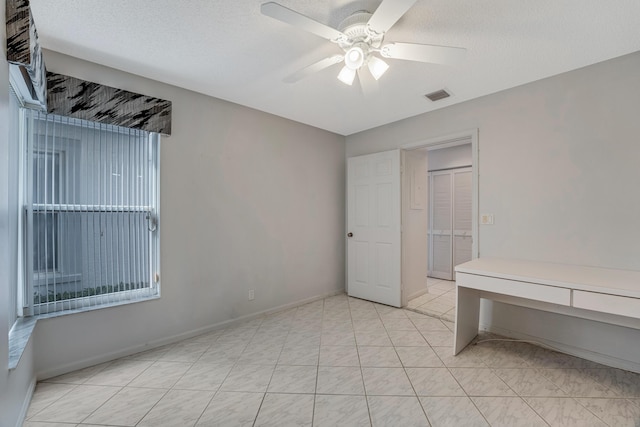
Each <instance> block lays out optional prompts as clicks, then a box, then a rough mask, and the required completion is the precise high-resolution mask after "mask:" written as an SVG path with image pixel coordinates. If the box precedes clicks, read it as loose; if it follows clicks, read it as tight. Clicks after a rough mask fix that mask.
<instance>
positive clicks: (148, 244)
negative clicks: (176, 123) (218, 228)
mask: <svg viewBox="0 0 640 427" xmlns="http://www.w3.org/2000/svg"><path fill="white" fill-rule="evenodd" d="M21 117H22V124H23V135H24V137H23V145H24V148H25V149H24V150H23V152H24V153H25V155H24V159H23V161H22V162H21V164H22V168H23V170H22V176H23V180H22V182H23V185H22V200H23V204H24V221H23V224H24V227H23V228H24V229H23V236H24V248H25V253H24V257H23V263H24V271H25V278H24V279H25V280H24V285H23V289H22V292H23V295H22V299H21V301H22V306H23V307H22V309H23V313H22V314H23V315H31V314H33V315H39V314H46V313H51V312H58V311H62V310H77V309H83V308H87V307H94V306H101V305H105V304H118V303H122V302H127V301H131V300H136V299H141V298H149V297H154V296H157V295H158V294H159V280H160V277H159V274H158V272H159V232H158V224H159V210H158V207H159V204H158V199H159V188H158V184H159V144H160V138H159V135H157V134H153V133H149V132H145V131H139V130H133V129H128V128H122V127H117V126H111V125H104V124H97V123H91V122H87V121H81V120H77V119H70V118H65V117H59V116H54V115H47V114H43V113H40V112H37V111H33V110H27V109H23V110H22V111H21Z"/></svg>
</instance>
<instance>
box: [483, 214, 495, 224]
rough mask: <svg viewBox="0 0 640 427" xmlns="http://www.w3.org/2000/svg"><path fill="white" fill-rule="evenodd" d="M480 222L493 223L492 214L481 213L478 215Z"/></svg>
mask: <svg viewBox="0 0 640 427" xmlns="http://www.w3.org/2000/svg"><path fill="white" fill-rule="evenodd" d="M480 224H482V225H493V214H482V215H480Z"/></svg>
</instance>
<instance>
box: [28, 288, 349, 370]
mask: <svg viewBox="0 0 640 427" xmlns="http://www.w3.org/2000/svg"><path fill="white" fill-rule="evenodd" d="M343 293H344V291H342V290H339V291H333V292H329V293H326V294H323V295H317V296H314V297H310V298H306V299H303V300H299V301H296V302H292V303H288V304H283V305H280V306H277V307H274V308H270V309H267V310H263V311H260V312H257V313H252V314H248V315H246V316H241V317H237V318H235V319H230V320H226V321H224V322H220V323H216V324H214V325H209V326H204V327H202V328H198V329H193V330H190V331H186V332H182V333H180V334H176V335H172V336H169V337H165V338H160V339H157V340H153V341H149V342H147V343H145V344H140V345H135V346H131V347H126V348H122V349H119V350H115V351H112V352H109V353H103V354H101V355H99V356H95V357H89V358H86V359H82V360H77V361H73V362H71V363H66V364H64V365H60V366H56V367H54V368H50V369H46V370H43V371H39V372H37V373H36V377H37V379H38V381H42V380H45V379H47V378H53V377H57V376H58V375H63V374H67V373H69V372H73V371H76V370H78V369H83V368H87V367H89V366H94V365H98V364H100V363H104V362H109V361H111V360H114V359H119V358H121V357H125V356H130V355H132V354H136V353H140V352H141V351H147V350H152V349H154V348H157V347H162V346H163V345H167V344H173V343H176V342H178V341H182V340H185V339H189V338H193V337H196V336H198V335H202V334H206V333H209V332H213V331H216V330H218V329H225V328H228V327H231V326H235V325H239V324H241V323H244V322H247V321H250V320H253V319H257V318H259V317H262V316H268V315H270V314H274V313H277V312H280V311H284V310H289V309H291V308H295V307H299V306H301V305H305V304H309V303H311V302H314V301H318V300H321V299H324V298H327V297H331V296H334V295H340V294H343Z"/></svg>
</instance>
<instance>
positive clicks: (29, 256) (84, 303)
mask: <svg viewBox="0 0 640 427" xmlns="http://www.w3.org/2000/svg"><path fill="white" fill-rule="evenodd" d="M63 119H65V120H66V121H65V122H64V124H65V125H69V124H71V126H78V127H80V128H81V127H82V126H83V125H82V123H83V122H84V121H82V120H78V119H71V118H63ZM29 120H30V121H31V123H29V122H28V121H29ZM34 120H35V119H34V118H33V116H32V115H27V113H26V109H25V108H24V107H21V108H20V159H19V160H20V163H19V164H20V166H19V167H20V169H21V170H20V178H21V180H20V181H21V182H20V187H21V188H20V191H19V198H20V200H19V205H20V206H21V209H22V210H23V212H22V214H21V215H20V219H21V221H20V222H21V224H20V228H21V230H20V235H21V236H22V238H21V239H20V240H21V245H22V250H21V251H20V254H19V258H20V260H19V265H20V271H21V272H22V274H20V276H22V277H21V279H22V283H21V284H20V285H19V286H18V288H19V290H18V292H17V294H18V298H17V299H18V301H17V307H18V316H20V317H28V316H36V317H37V316H41V315H46V316H47V317H51V316H58V315H65V314H70V313H73V312H79V311H88V310H95V309H102V308H105V307H110V306H114V305H123V304H131V303H136V302H142V301H146V300H149V299H155V298H160V232H159V230H160V150H161V137H160V135H159V134H157V133H152V132H147V134H146V136H147V142H146V148H145V150H149V151H148V153H149V156H148V157H149V159H148V161H149V165H148V166H149V170H148V191H149V207H150V214H149V215H148V216H149V217H150V223H153V224H154V228H153V230H154V231H155V232H149V233H148V239H149V242H148V243H149V257H148V260H147V259H146V257H145V259H144V262H145V263H146V262H148V263H149V272H150V277H149V281H148V287H144V288H140V289H128V290H125V291H115V292H111V293H106V294H93V295H89V296H81V297H74V298H69V299H66V300H65V299H62V300H56V299H55V297H54V301H50V300H47V301H45V302H43V303H42V302H40V303H35V302H34V296H35V294H34V289H35V287H36V286H39V285H42V284H43V283H44V284H47V283H51V279H52V278H55V280H56V281H58V280H59V281H60V282H59V283H61V284H63V283H72V282H79V281H82V274H83V273H82V271H79V272H76V271H66V270H65V267H64V266H65V265H66V262H65V260H64V259H65V258H64V257H65V256H66V255H68V254H65V253H64V252H65V251H63V250H61V240H62V239H63V237H56V239H55V240H56V242H55V245H57V249H56V251H57V255H58V258H57V266H55V267H57V268H54V270H53V271H48V270H47V271H39V272H38V271H34V266H33V263H34V259H33V258H34V253H33V248H30V246H33V245H34V243H33V242H34V240H33V233H34V227H33V216H34V211H35V212H37V211H41V212H44V213H45V214H46V213H48V212H52V213H53V214H54V215H56V217H57V218H56V221H58V227H57V229H58V230H61V227H60V223H59V222H60V221H61V215H60V213H61V212H69V210H65V208H63V206H67V208H68V205H65V203H62V202H64V201H67V199H66V198H65V197H66V191H68V190H69V189H68V188H66V187H65V184H62V183H61V185H60V187H59V194H58V200H53V201H47V203H36V204H34V203H33V200H32V197H30V196H28V195H27V194H28V193H29V191H32V190H29V191H27V188H28V189H33V185H34V183H33V180H34V179H35V178H34V176H33V174H34V170H33V169H34V161H33V156H32V155H31V154H30V153H29V150H31V151H32V152H34V153H35V152H38V153H44V154H50V153H54V154H58V155H59V156H60V157H59V158H58V161H59V164H58V167H59V172H58V173H57V174H56V176H62V175H63V174H69V170H68V168H66V167H65V165H66V162H67V160H68V159H67V151H68V150H69V149H70V144H82V143H83V141H82V140H83V136H82V135H83V134H82V132H81V136H80V138H79V139H78V138H67V137H63V138H62V140H63V142H62V143H60V142H58V143H57V146H56V147H55V149H53V148H51V147H49V148H47V143H46V142H45V143H44V144H43V143H38V142H36V141H39V140H40V139H41V138H47V135H42V133H38V132H37V131H35V129H36V127H35V126H34V124H33V122H34ZM53 120H59V118H54V119H53ZM106 129H107V130H103V129H102V126H99V125H96V127H94V128H92V130H93V131H98V132H103V131H104V132H107V133H108V132H123V131H122V130H121V129H122V128H118V127H113V126H112V127H107V128H106ZM114 129H116V130H114ZM45 141H46V139H45ZM143 144H144V143H143ZM42 145H44V147H43V146H42ZM101 161H104V162H106V161H107V160H106V159H104V160H101ZM53 163H55V162H53ZM104 165H105V170H106V167H107V166H106V164H104ZM101 166H102V165H101ZM80 168H82V166H80ZM77 173H82V172H77V171H72V172H71V174H72V176H71V177H69V176H65V177H64V179H65V180H70V179H78V177H77V176H76V174H77ZM80 179H82V178H80ZM60 182H61V181H60ZM66 184H68V181H67V182H66ZM53 192H54V190H52V193H53ZM51 202H56V203H51ZM36 205H37V206H42V207H44V208H43V209H42V210H39V209H36V207H37V206H36ZM49 206H50V207H51V209H48V207H49ZM54 208H55V209H54ZM111 208H113V207H111ZM130 208H131V207H130ZM134 211H135V210H126V208H125V210H123V208H121V207H118V208H117V209H113V211H112V212H124V213H132V212H134ZM135 212H138V211H135ZM149 231H151V228H150V230H149ZM58 234H59V235H60V233H58ZM125 294H126V295H125ZM115 296H117V298H115ZM105 298H106V301H104V300H105ZM114 299H117V301H113V300H114Z"/></svg>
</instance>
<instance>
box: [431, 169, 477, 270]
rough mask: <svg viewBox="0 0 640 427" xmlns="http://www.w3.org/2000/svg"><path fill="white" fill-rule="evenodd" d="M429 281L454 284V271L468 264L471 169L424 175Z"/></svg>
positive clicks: (469, 257)
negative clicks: (427, 198) (426, 203)
mask: <svg viewBox="0 0 640 427" xmlns="http://www.w3.org/2000/svg"><path fill="white" fill-rule="evenodd" d="M427 185H428V186H429V187H428V188H429V230H428V236H427V239H428V242H429V269H428V270H429V272H428V275H429V277H435V278H438V279H445V280H455V272H454V267H455V266H456V265H458V264H461V263H463V262H466V261H470V260H471V257H472V256H471V253H472V243H473V239H472V234H471V222H472V214H471V211H472V210H471V203H472V169H471V168H470V167H462V168H454V169H446V170H435V171H430V172H429V173H428V183H427Z"/></svg>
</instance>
